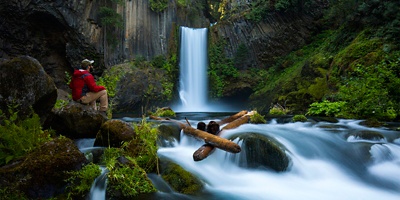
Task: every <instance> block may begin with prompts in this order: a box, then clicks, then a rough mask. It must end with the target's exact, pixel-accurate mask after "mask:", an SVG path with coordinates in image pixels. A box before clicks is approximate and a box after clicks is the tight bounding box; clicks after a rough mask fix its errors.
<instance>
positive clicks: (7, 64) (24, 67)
mask: <svg viewBox="0 0 400 200" xmlns="http://www.w3.org/2000/svg"><path fill="white" fill-rule="evenodd" d="M0 69H1V70H0V109H1V110H3V111H4V110H7V109H8V106H9V105H13V104H14V105H18V106H19V109H18V110H19V114H20V116H24V115H27V114H29V113H30V112H31V107H32V108H33V110H34V111H35V113H37V114H38V115H39V116H40V118H41V120H42V122H44V121H45V119H46V117H47V115H48V113H49V112H50V111H51V109H52V108H53V106H54V104H55V102H56V100H57V88H56V86H55V84H54V82H53V80H52V78H51V77H50V76H49V75H47V73H46V72H45V71H44V69H43V67H42V65H41V64H40V63H39V62H38V61H37V60H36V59H35V58H32V57H29V56H20V57H16V58H13V59H11V60H2V61H1V62H0Z"/></svg>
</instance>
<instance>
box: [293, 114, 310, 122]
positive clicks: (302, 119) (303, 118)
mask: <svg viewBox="0 0 400 200" xmlns="http://www.w3.org/2000/svg"><path fill="white" fill-rule="evenodd" d="M292 121H293V122H306V121H307V117H306V116H304V115H295V116H293V118H292Z"/></svg>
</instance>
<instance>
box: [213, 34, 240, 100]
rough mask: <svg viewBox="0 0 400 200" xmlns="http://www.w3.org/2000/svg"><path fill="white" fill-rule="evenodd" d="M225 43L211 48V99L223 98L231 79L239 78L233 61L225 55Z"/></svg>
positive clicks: (220, 42) (219, 42)
mask: <svg viewBox="0 0 400 200" xmlns="http://www.w3.org/2000/svg"><path fill="white" fill-rule="evenodd" d="M224 46H225V41H223V40H219V41H218V42H216V43H214V44H211V45H210V48H209V59H210V67H209V70H208V76H209V79H210V80H209V82H210V86H211V94H210V96H211V97H221V96H222V95H223V91H224V88H225V86H226V85H227V83H228V82H229V80H230V79H232V78H236V77H237V76H238V71H237V69H236V68H235V67H234V65H233V60H232V59H230V58H227V57H226V56H224V55H225V53H224Z"/></svg>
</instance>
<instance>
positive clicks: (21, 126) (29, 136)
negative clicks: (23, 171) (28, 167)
mask: <svg viewBox="0 0 400 200" xmlns="http://www.w3.org/2000/svg"><path fill="white" fill-rule="evenodd" d="M16 108H17V106H16V105H14V106H9V109H8V113H9V114H10V117H9V118H6V117H4V116H3V115H4V114H3V112H2V111H0V118H3V122H2V124H0V133H1V134H0V165H4V164H7V163H8V162H10V161H11V160H13V159H18V158H21V157H22V156H24V155H26V154H27V153H29V152H31V151H33V150H34V149H36V148H38V147H39V146H40V145H42V144H43V143H45V142H47V141H49V140H50V134H49V132H48V131H43V130H42V127H41V124H40V118H39V116H38V115H37V114H36V113H34V112H33V111H32V114H31V116H29V117H27V118H26V119H24V120H20V119H18V111H15V110H16Z"/></svg>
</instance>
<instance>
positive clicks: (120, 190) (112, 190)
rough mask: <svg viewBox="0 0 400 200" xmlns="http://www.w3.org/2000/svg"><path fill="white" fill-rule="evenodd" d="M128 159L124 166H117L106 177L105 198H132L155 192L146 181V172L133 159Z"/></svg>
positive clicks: (149, 182) (148, 181) (152, 186)
mask: <svg viewBox="0 0 400 200" xmlns="http://www.w3.org/2000/svg"><path fill="white" fill-rule="evenodd" d="M127 158H128V160H129V161H128V162H127V163H126V164H121V163H119V164H117V165H114V166H113V167H111V166H109V167H108V168H109V169H111V170H110V171H109V173H108V175H107V177H108V184H107V196H108V197H116V198H117V199H126V198H132V197H135V196H137V195H139V194H145V193H153V192H156V191H157V190H156V188H155V187H154V185H153V184H152V182H151V181H150V180H149V179H148V177H147V174H146V172H145V171H144V170H143V169H142V168H140V167H139V166H138V165H137V164H136V163H135V161H134V160H133V159H131V158H129V157H127Z"/></svg>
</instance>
